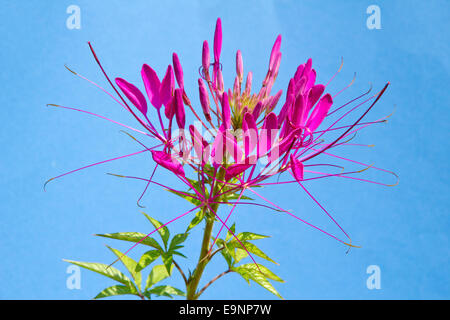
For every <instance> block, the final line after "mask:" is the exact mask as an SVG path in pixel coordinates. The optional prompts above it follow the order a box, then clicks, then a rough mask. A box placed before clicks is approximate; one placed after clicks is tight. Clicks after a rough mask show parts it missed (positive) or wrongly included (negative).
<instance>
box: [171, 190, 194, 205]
mask: <svg viewBox="0 0 450 320" xmlns="http://www.w3.org/2000/svg"><path fill="white" fill-rule="evenodd" d="M166 190H167V191H169V192H171V193H173V194H175V195H177V196H179V197H181V198H183V199H184V200H186V201H189V202H190V203H192V204H193V205H195V206H198V205H200V204H201V201H200V200H198V199H197V195H196V194H195V193H191V192H183V193H181V192H179V191H174V190H169V189H166Z"/></svg>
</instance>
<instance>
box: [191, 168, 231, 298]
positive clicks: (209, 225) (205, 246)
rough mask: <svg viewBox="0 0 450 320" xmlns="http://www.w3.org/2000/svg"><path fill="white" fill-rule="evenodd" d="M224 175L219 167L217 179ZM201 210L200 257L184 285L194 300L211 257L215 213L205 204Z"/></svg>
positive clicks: (215, 205)
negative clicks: (209, 253)
mask: <svg viewBox="0 0 450 320" xmlns="http://www.w3.org/2000/svg"><path fill="white" fill-rule="evenodd" d="M224 175H225V172H224V170H222V169H220V171H219V174H218V180H223V177H224ZM220 187H221V184H220V183H219V182H216V185H215V187H214V192H213V194H217V192H219V190H220V189H221V188H220ZM217 202H220V200H217ZM218 207H219V204H218V203H214V204H211V209H212V210H214V212H217V209H218ZM202 210H205V221H206V225H205V231H204V233H203V240H202V246H201V249H200V257H199V258H198V263H197V267H196V268H195V270H194V273H193V274H192V276H191V277H190V278H189V280H188V283H187V285H186V299H187V300H196V299H197V298H198V297H199V294H197V292H196V291H197V287H198V284H199V282H200V279H201V277H202V274H203V271H204V270H205V267H206V265H207V264H208V262H209V261H210V258H211V257H207V254H208V252H209V249H210V248H209V247H210V240H211V233H212V230H213V226H214V221H215V214H214V212H210V210H208V207H207V206H204V207H203V209H202Z"/></svg>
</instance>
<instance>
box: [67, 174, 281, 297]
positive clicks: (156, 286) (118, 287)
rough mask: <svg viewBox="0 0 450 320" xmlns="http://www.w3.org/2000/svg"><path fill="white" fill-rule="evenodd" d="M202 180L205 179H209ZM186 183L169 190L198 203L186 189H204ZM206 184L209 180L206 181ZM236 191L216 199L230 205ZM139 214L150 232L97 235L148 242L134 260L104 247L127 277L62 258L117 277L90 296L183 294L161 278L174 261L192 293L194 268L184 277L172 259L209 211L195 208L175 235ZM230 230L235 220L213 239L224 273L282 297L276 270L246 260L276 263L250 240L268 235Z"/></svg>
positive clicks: (209, 218)
mask: <svg viewBox="0 0 450 320" xmlns="http://www.w3.org/2000/svg"><path fill="white" fill-rule="evenodd" d="M208 170H211V171H212V172H211V174H213V170H214V169H213V168H209V169H208ZM205 179H206V180H207V181H208V178H205ZM189 182H190V183H191V185H192V188H190V189H189V190H188V191H187V192H179V191H170V190H169V191H170V192H171V193H173V194H175V195H178V196H180V197H181V198H183V199H185V200H187V201H189V202H190V203H192V204H194V205H196V206H197V205H200V202H199V201H198V200H197V199H194V197H196V194H195V193H191V192H190V191H193V189H195V191H196V192H200V193H203V192H205V191H206V194H207V195H208V190H202V189H201V186H200V184H199V183H198V182H197V181H194V180H189ZM235 182H236V181H235ZM209 183H211V181H210V182H209ZM230 190H231V187H228V186H226V187H224V188H223V190H222V192H226V191H230ZM240 192H241V191H240V190H232V191H231V192H229V193H224V194H222V195H220V196H219V197H218V198H216V201H217V202H221V203H222V202H223V203H226V204H228V205H233V203H228V202H231V201H236V200H237V199H238V198H239V195H240ZM240 199H241V200H243V199H247V200H253V199H251V198H249V197H246V196H241V197H240ZM142 214H143V215H144V216H145V217H146V219H147V220H148V221H149V222H150V223H151V225H152V226H153V229H151V230H152V235H153V237H151V236H150V235H147V234H144V233H140V232H116V233H106V234H97V235H96V236H99V237H103V238H108V239H114V240H120V241H126V242H132V243H139V244H142V245H145V246H147V247H151V250H147V251H145V252H144V253H143V254H142V255H141V256H140V257H139V259H137V260H134V259H132V258H131V257H130V256H128V255H125V254H123V253H122V252H121V251H119V250H118V249H115V248H112V247H110V246H107V247H108V249H109V250H111V252H112V253H113V254H114V256H115V257H116V258H117V260H116V261H118V260H120V263H121V264H122V265H123V267H124V268H125V269H126V270H127V272H128V274H129V276H127V275H125V274H124V273H122V272H121V271H119V270H118V269H116V268H115V267H114V266H112V265H109V266H108V265H106V264H103V263H94V262H80V261H73V260H64V261H66V262H69V263H72V264H74V265H77V266H80V267H82V268H85V269H87V270H91V271H94V272H96V273H99V274H101V275H103V276H105V277H108V278H110V279H112V280H114V281H115V282H116V284H114V285H112V286H109V287H107V288H105V289H104V290H102V291H101V292H100V293H99V294H97V295H96V296H95V298H94V299H102V298H107V297H112V296H121V295H133V296H136V297H139V298H140V299H152V298H154V297H167V298H173V297H174V296H186V293H185V292H183V291H182V290H180V289H177V288H175V287H173V286H171V285H169V284H166V283H161V282H162V281H167V280H168V279H171V277H172V276H173V270H174V267H175V266H176V267H177V269H178V271H180V273H181V274H182V276H183V279H184V281H185V283H186V288H187V291H188V293H189V294H191V293H192V292H193V291H192V290H190V289H189V284H190V283H189V282H190V281H191V280H192V276H193V273H191V271H189V274H188V277H185V275H184V273H183V271H182V270H181V268H180V267H179V265H178V264H176V262H175V258H177V257H184V258H186V257H185V256H184V254H183V253H182V252H180V251H181V250H182V249H183V248H184V242H185V241H186V240H187V238H188V237H189V234H190V231H191V230H192V229H193V228H195V227H196V226H197V225H199V224H200V223H201V222H202V221H204V220H205V221H209V222H212V221H214V220H215V218H214V215H212V214H211V213H210V212H209V210H208V209H200V210H199V211H198V212H197V213H196V214H195V217H194V218H193V219H192V220H191V221H190V223H189V225H188V226H187V228H186V231H185V232H184V233H179V234H175V235H173V236H172V237H171V234H170V231H169V229H168V228H167V226H165V225H163V223H161V222H160V221H158V220H156V219H155V218H153V217H151V216H149V215H148V214H147V213H145V212H142ZM235 230H236V226H235V224H233V225H232V226H231V227H230V230H229V231H228V232H227V234H226V235H225V238H224V239H221V238H218V239H217V241H216V246H217V251H216V252H214V254H215V253H217V252H220V255H222V257H223V258H224V260H225V262H226V264H227V266H228V272H236V273H237V274H239V275H240V276H241V277H242V278H243V279H244V280H245V281H246V282H247V283H249V284H250V280H251V281H254V282H256V283H257V284H258V285H260V286H262V287H263V288H264V289H266V290H268V291H269V292H271V293H273V294H274V295H276V296H277V297H279V298H282V297H281V295H280V294H279V293H278V291H277V290H276V289H275V288H274V286H273V285H272V283H271V281H277V282H284V281H283V280H282V279H281V278H280V277H278V276H277V275H276V274H274V273H273V272H272V271H271V270H269V269H268V268H267V267H266V266H264V265H262V264H260V263H258V264H255V263H254V262H253V261H249V260H248V259H249V258H250V257H249V253H250V254H251V255H252V256H254V257H258V259H259V258H261V259H263V260H266V261H269V262H271V263H275V264H277V263H276V262H275V261H274V260H273V259H272V258H270V257H269V256H268V255H267V254H266V253H264V252H263V251H262V250H261V249H260V248H259V247H258V246H256V245H255V244H254V243H253V241H256V240H261V239H265V238H268V237H269V236H265V235H261V234H257V233H252V232H240V233H236V231H235ZM155 234H158V235H159V237H158V236H156V238H155ZM233 234H235V235H233ZM157 238H158V240H157ZM159 238H160V240H159ZM207 259H208V260H207V263H208V262H209V260H210V259H211V257H207ZM244 260H246V261H247V262H246V263H243V264H241V261H244ZM157 261H160V263H159V264H156V262H157ZM113 264H114V263H113ZM144 272H147V276H146V277H145V276H144ZM198 278H200V277H198ZM194 288H195V289H194V291H196V290H197V283H196V284H195V287H194ZM202 292H203V291H196V292H195V296H194V297H195V298H198V296H199V295H200V294H201V293H202Z"/></svg>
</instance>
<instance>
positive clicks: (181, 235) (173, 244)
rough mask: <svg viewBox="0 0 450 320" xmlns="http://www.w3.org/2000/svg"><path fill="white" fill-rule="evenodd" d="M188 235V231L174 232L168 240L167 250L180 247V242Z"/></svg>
mask: <svg viewBox="0 0 450 320" xmlns="http://www.w3.org/2000/svg"><path fill="white" fill-rule="evenodd" d="M188 235H189V233H187V232H186V233H179V234H176V235H175V236H174V237H173V238H172V241H170V246H169V251H174V250H177V249H180V248H182V246H180V244H181V243H183V242H184V241H186V239H187V237H188Z"/></svg>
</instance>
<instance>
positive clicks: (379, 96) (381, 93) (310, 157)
mask: <svg viewBox="0 0 450 320" xmlns="http://www.w3.org/2000/svg"><path fill="white" fill-rule="evenodd" d="M389 84H390V83H389V82H388V83H387V84H386V85H385V86H384V88H383V89H382V90H381V91H380V93H379V94H378V96H377V98H376V99H375V101H374V102H373V103H372V104H371V105H370V107H369V108H368V109H367V110H366V111H365V112H364V113H363V115H362V116H361V117H359V119H358V120H356V122H355V123H354V124H353V125H352V126H351V127H350V128H348V129H347V131H345V132H344V133H343V134H342V135H341V136H340V137H339V138H337V139H336V140H334V142H332V143H331V144H330V145H329V146H327V147H325V148H323V149H322V150H320V151H318V152H317V153H315V154H313V155H311V156H309V157H307V158H306V159H302V161H303V162H304V161H307V160H309V159H312V158H314V157H316V156H318V155H319V154H320V153H321V152H323V151H325V150H327V149H329V148H331V147H332V146H333V145H334V144H335V143H336V142H338V141H339V140H340V139H342V138H343V137H344V136H345V135H346V134H347V133H348V132H349V131H350V130H351V129H353V127H354V126H356V125H357V124H358V123H359V122H360V121H361V120H362V119H363V118H364V117H365V116H366V114H367V113H368V112H369V111H370V110H371V109H372V107H373V106H374V105H375V104H376V103H377V101H378V100H379V99H380V98H381V96H382V95H383V93H384V92H385V91H386V89H387V87H388V86H389Z"/></svg>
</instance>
